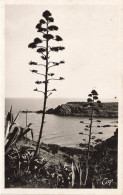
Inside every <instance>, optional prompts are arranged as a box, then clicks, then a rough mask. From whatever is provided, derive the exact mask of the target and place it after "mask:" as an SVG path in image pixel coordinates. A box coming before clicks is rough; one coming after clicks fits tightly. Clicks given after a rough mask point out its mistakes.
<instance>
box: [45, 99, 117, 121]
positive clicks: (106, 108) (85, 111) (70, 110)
mask: <svg viewBox="0 0 123 195" xmlns="http://www.w3.org/2000/svg"><path fill="white" fill-rule="evenodd" d="M47 114H55V115H59V116H81V117H89V116H90V107H87V102H68V103H66V104H62V105H59V106H57V107H56V108H55V109H53V108H51V109H49V110H48V111H47ZM94 117H101V118H117V117H118V103H117V102H108V103H102V104H101V107H98V106H97V104H96V103H95V110H94Z"/></svg>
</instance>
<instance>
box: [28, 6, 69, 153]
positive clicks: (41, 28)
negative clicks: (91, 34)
mask: <svg viewBox="0 0 123 195" xmlns="http://www.w3.org/2000/svg"><path fill="white" fill-rule="evenodd" d="M42 16H43V19H41V20H40V21H39V23H38V24H37V25H36V29H37V32H39V33H41V37H42V39H40V38H38V37H36V38H35V39H34V41H33V42H32V43H30V44H29V45H28V47H29V48H32V49H35V48H36V49H37V52H38V53H39V54H40V55H41V59H42V60H43V61H44V62H45V63H37V62H32V61H31V62H30V63H29V65H31V66H32V65H33V66H35V67H38V66H43V67H44V68H45V71H44V73H41V72H38V70H37V69H32V70H30V71H31V72H32V73H34V74H37V75H40V76H41V77H43V78H44V80H42V79H41V80H37V81H36V82H35V83H36V84H37V85H42V84H44V89H43V90H40V89H38V88H37V87H36V88H35V89H34V91H36V92H41V93H43V95H44V102H43V112H42V119H41V126H40V131H39V138H38V143H37V147H36V150H35V154H34V156H36V155H37V153H38V152H39V146H40V143H41V138H42V131H43V127H44V123H45V114H46V104H47V99H48V97H49V96H50V95H52V92H54V91H56V89H48V84H49V82H50V81H52V80H63V79H64V78H63V77H59V78H54V75H55V74H54V73H52V72H49V71H50V70H51V69H52V68H53V67H54V66H59V65H60V64H63V63H65V62H64V61H63V60H62V61H60V62H54V61H50V60H49V59H50V54H51V53H52V52H58V51H62V50H64V49H65V48H64V47H62V46H57V47H56V46H55V47H53V46H51V45H52V44H50V42H52V41H57V42H60V41H62V40H63V39H62V38H61V37H60V36H59V35H55V36H54V35H53V34H51V32H53V31H57V30H58V27H57V26H55V25H52V24H51V23H53V22H54V18H53V17H52V14H51V13H50V12H49V11H47V10H46V11H45V12H43V14H42Z"/></svg>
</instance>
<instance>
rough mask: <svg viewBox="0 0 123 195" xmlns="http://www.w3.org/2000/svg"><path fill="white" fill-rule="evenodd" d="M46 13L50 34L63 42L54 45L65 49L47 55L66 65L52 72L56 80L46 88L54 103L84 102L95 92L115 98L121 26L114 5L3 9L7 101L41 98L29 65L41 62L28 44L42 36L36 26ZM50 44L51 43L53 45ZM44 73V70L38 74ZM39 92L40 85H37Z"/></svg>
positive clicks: (12, 7)
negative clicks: (53, 28)
mask: <svg viewBox="0 0 123 195" xmlns="http://www.w3.org/2000/svg"><path fill="white" fill-rule="evenodd" d="M45 10H49V11H50V12H51V13H52V16H53V18H54V25H56V26H58V27H59V30H58V31H56V32H54V34H56V35H60V36H61V37H62V38H63V41H62V42H58V45H61V46H64V47H65V50H64V51H60V52H58V53H55V54H54V53H53V54H51V59H52V60H53V61H54V60H56V61H61V60H64V61H65V64H61V65H60V66H58V67H54V68H53V69H52V71H51V72H54V73H55V78H58V77H59V76H62V77H64V78H65V80H63V81H52V82H51V83H50V85H49V89H53V88H56V89H57V91H56V92H54V93H53V95H52V97H53V98H86V97H87V96H88V94H89V93H90V92H91V90H93V89H96V90H97V92H98V94H99V97H100V98H111V99H115V97H116V98H118V86H119V72H118V70H119V67H118V55H119V53H118V47H119V39H118V34H119V27H118V7H117V6H116V5H72V4H71V5H70V4H69V5H67V4H65V5H34V4H33V5H31V4H30V5H25V4H21V5H14V4H13V5H6V8H5V96H6V97H15V98H16V97H18V98H19V97H27V98H37V97H43V95H42V94H41V93H38V92H34V91H33V89H34V88H36V87H37V86H36V84H35V81H36V80H40V78H41V79H42V77H40V78H39V77H38V76H37V75H36V74H32V73H31V72H30V70H31V69H33V68H34V67H32V66H29V65H28V63H29V62H30V61H35V62H39V63H41V62H43V61H42V60H41V58H40V55H39V54H38V53H37V52H36V50H34V49H30V48H28V44H29V43H31V42H33V40H34V38H36V37H39V38H41V37H42V34H40V33H39V32H37V30H36V28H35V26H36V24H37V23H38V22H39V20H40V19H41V18H42V13H43V12H44V11H45ZM51 44H53V41H52V43H51ZM38 70H39V71H40V72H41V73H43V71H44V68H43V67H40V69H38ZM38 88H39V89H40V90H42V89H43V85H40V86H39V85H38Z"/></svg>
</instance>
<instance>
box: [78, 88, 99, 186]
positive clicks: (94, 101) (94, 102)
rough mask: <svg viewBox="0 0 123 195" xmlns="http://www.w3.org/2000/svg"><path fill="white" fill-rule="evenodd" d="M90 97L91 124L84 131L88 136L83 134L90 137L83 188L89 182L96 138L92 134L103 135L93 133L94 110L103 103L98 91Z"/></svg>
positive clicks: (94, 91) (92, 92)
mask: <svg viewBox="0 0 123 195" xmlns="http://www.w3.org/2000/svg"><path fill="white" fill-rule="evenodd" d="M88 96H89V98H88V99H87V102H88V104H87V106H88V107H90V117H89V120H90V122H89V123H85V124H88V125H86V128H85V129H84V130H85V131H87V132H88V133H86V134H85V133H81V134H82V135H86V136H88V140H87V156H86V168H85V169H86V170H85V179H84V183H83V187H84V186H86V184H87V180H88V174H89V159H90V148H91V140H92V139H93V138H95V136H92V134H101V132H98V133H95V132H93V131H92V128H93V122H94V121H93V114H94V110H95V109H96V106H101V101H100V100H98V93H97V91H96V90H92V91H91V93H90V94H89V95H88ZM98 121H99V120H98ZM100 122H101V121H100ZM81 123H84V122H83V121H81ZM83 140H84V141H86V139H83Z"/></svg>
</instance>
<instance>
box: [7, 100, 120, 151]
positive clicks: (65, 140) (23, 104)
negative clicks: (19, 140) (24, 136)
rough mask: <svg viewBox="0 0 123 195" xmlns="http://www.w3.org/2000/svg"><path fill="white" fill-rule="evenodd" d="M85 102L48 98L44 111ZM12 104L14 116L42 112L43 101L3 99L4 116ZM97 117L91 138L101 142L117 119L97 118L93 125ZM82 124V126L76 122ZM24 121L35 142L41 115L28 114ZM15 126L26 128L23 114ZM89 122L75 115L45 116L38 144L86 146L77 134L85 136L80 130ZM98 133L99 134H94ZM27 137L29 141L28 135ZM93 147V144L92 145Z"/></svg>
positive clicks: (108, 135) (86, 139) (82, 130)
mask: <svg viewBox="0 0 123 195" xmlns="http://www.w3.org/2000/svg"><path fill="white" fill-rule="evenodd" d="M81 101H85V100H84V99H80V98H78V99H77V98H73V99H72V98H49V100H48V102H47V109H49V108H55V107H57V106H58V105H61V104H65V103H67V102H81ZM11 105H12V112H13V115H14V117H15V116H16V115H17V113H18V112H19V111H27V110H28V111H38V110H42V105H43V99H39V98H6V99H5V117H6V115H7V113H8V111H9V110H10V107H11ZM97 120H98V118H96V119H94V120H93V128H92V132H93V133H94V134H93V135H94V136H95V137H96V138H95V139H102V140H105V139H107V138H109V137H111V136H112V135H113V134H114V131H115V130H116V128H117V126H118V119H115V118H114V119H111V118H99V120H101V123H100V124H97ZM80 121H84V123H85V124H83V123H80ZM27 122H28V124H29V123H32V125H31V128H32V129H33V133H34V140H35V141H37V140H38V135H39V130H40V125H41V114H36V113H28V114H27ZM16 123H18V124H19V125H20V126H22V127H23V128H24V127H25V126H26V114H25V113H20V114H19V116H18V118H17V120H16ZM88 123H89V118H85V117H84V118H82V117H75V116H57V115H53V114H47V115H46V117H45V124H44V129H43V134H42V142H44V143H48V144H58V145H60V146H66V147H75V148H79V147H80V146H79V144H80V143H86V142H87V141H88V136H87V135H82V134H79V133H80V132H83V133H86V134H87V132H86V131H85V130H84V129H85V125H87V124H88ZM97 125H100V126H103V125H110V127H106V128H104V127H100V128H99V127H97ZM98 132H102V133H103V134H97V133H98ZM28 137H29V138H31V134H30V133H28ZM92 144H93V143H92Z"/></svg>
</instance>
